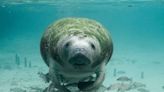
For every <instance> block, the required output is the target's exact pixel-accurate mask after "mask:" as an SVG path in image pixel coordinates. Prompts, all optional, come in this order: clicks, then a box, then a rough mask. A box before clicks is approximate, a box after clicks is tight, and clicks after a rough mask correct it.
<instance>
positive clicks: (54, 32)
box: [40, 18, 113, 92]
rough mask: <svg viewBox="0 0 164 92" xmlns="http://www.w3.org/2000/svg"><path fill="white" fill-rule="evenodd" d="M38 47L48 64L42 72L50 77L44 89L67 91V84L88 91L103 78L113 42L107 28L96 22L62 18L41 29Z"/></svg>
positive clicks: (48, 91) (50, 91) (99, 83)
mask: <svg viewBox="0 0 164 92" xmlns="http://www.w3.org/2000/svg"><path fill="white" fill-rule="evenodd" d="M40 51H41V56H42V58H43V60H44V62H45V63H46V65H47V66H48V68H49V72H48V73H47V74H46V76H47V78H48V79H49V81H51V84H50V86H49V87H48V88H46V91H45V92H70V90H69V89H68V88H67V87H66V85H69V84H77V87H78V88H79V90H81V91H89V92H91V91H92V90H95V89H98V88H99V87H100V86H101V85H102V83H103V81H104V78H105V66H106V65H107V63H108V62H109V60H110V58H111V56H112V52H113V43H112V39H111V36H110V33H109V31H107V29H106V28H105V27H104V26H103V25H102V24H100V23H99V22H97V21H95V20H93V19H88V18H63V19H59V20H58V21H56V22H55V23H52V24H51V25H50V26H49V27H48V28H47V30H46V31H45V32H44V33H43V36H42V38H41V42H40ZM84 85H85V86H84ZM54 89H57V91H55V90H54ZM52 90H53V91H52Z"/></svg>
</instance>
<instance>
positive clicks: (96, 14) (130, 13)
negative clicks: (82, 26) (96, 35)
mask: <svg viewBox="0 0 164 92" xmlns="http://www.w3.org/2000/svg"><path fill="white" fill-rule="evenodd" d="M63 17H87V18H92V19H95V20H97V21H99V22H101V23H102V24H103V25H104V26H105V27H106V28H107V29H108V30H109V31H110V33H111V35H112V38H113V42H114V53H113V56H112V60H111V62H110V63H109V64H108V67H107V76H108V77H106V81H105V82H104V84H106V85H110V84H112V83H114V82H115V79H116V78H117V77H119V76H122V75H126V76H129V77H132V78H133V79H134V80H136V81H141V82H143V83H145V84H146V85H147V86H148V88H147V89H149V90H150V91H151V92H163V91H164V89H162V86H164V79H163V77H164V71H163V70H164V68H163V66H164V48H163V47H164V2H163V1H138V0H136V1H133V2H130V1H117V2H114V1H107V0H106V1H104V2H102V1H100V0H98V1H93V0H90V1H80V0H78V1H46V0H45V1H39V0H37V1H35V2H34V1H32V0H30V1H19V0H18V1H13V0H12V1H11V0H4V1H0V63H1V64H0V67H1V68H0V71H1V73H2V75H3V77H6V76H7V77H6V81H9V82H8V83H7V82H5V81H3V80H5V79H0V81H1V82H0V83H3V82H4V83H6V85H5V87H6V90H5V91H4V89H3V88H5V87H0V89H3V91H4V92H8V91H7V88H10V87H12V86H11V84H10V79H12V78H13V77H14V76H15V75H14V73H20V72H29V73H32V74H34V75H35V74H36V73H37V72H38V71H41V69H42V70H43V71H47V70H48V69H47V67H46V65H45V64H44V62H43V60H42V58H41V57H40V52H39V42H40V38H41V36H42V34H43V32H44V31H45V29H46V28H47V26H48V25H49V24H50V23H52V22H54V21H55V20H57V19H60V18H63ZM15 54H18V55H19V56H20V59H21V65H20V66H21V70H19V69H18V70H19V71H18V70H17V68H16V65H15V61H14V60H15ZM24 57H27V61H31V62H32V69H31V68H27V69H26V68H25V69H24ZM115 68H116V69H117V70H118V71H124V72H125V73H123V72H122V73H118V75H117V76H116V77H114V76H112V75H113V70H114V69H115ZM8 70H9V71H10V72H12V73H10V74H8V73H7V72H6V71H8ZM33 70H35V71H33ZM141 72H145V78H144V79H141V78H140V73H141ZM24 76H25V75H24V74H22V73H20V74H19V77H20V78H21V79H23V80H25V79H27V78H28V76H26V77H27V78H26V77H24ZM36 76H37V75H35V76H34V79H35V78H37V77H36ZM34 79H33V80H34ZM18 82H19V81H18ZM108 83H109V84H108ZM22 84H25V83H24V82H22ZM29 84H31V85H33V84H37V83H33V82H29ZM1 85H2V84H1ZM3 91H2V92H3ZM133 92H134V91H133ZM136 92H137V91H136Z"/></svg>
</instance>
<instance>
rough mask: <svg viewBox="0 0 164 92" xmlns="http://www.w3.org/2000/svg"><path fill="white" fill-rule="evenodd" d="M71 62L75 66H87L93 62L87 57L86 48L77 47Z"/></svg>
mask: <svg viewBox="0 0 164 92" xmlns="http://www.w3.org/2000/svg"><path fill="white" fill-rule="evenodd" d="M69 63H70V64H72V65H73V66H85V65H89V64H90V63H91V61H90V59H89V58H88V57H87V53H86V51H85V49H84V48H76V49H75V51H74V55H73V56H72V57H71V58H70V59H69Z"/></svg>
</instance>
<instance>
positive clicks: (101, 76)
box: [79, 63, 105, 90]
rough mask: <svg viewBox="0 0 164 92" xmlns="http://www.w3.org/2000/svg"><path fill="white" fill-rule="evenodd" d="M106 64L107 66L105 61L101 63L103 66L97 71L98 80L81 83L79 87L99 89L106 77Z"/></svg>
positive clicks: (82, 88)
mask: <svg viewBox="0 0 164 92" xmlns="http://www.w3.org/2000/svg"><path fill="white" fill-rule="evenodd" d="M104 66H105V63H103V64H102V65H101V67H100V68H99V70H98V71H97V72H96V80H95V81H90V82H88V83H80V84H79V88H81V90H95V89H98V88H99V87H100V86H101V85H102V82H103V81H104V78H105V72H104ZM82 84H84V85H86V86H84V85H83V86H82Z"/></svg>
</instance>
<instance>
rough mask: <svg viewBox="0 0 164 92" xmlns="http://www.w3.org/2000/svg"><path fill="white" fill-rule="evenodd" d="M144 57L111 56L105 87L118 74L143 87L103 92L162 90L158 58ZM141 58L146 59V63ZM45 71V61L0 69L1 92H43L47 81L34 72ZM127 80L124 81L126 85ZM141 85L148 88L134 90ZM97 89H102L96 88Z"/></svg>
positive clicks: (162, 83) (162, 84)
mask: <svg viewBox="0 0 164 92" xmlns="http://www.w3.org/2000/svg"><path fill="white" fill-rule="evenodd" d="M143 57H144V58H141V59H140V58H137V57H134V58H133V57H131V58H130V57H128V56H123V57H117V56H113V58H112V60H111V62H110V63H109V64H108V65H107V67H106V77H105V80H104V83H103V84H104V86H105V87H109V86H111V85H112V84H116V83H120V81H117V78H119V77H120V76H127V77H129V78H131V79H132V82H138V83H141V84H144V85H145V86H141V87H138V88H134V89H129V90H125V91H118V90H117V88H116V89H115V88H114V89H111V90H106V91H105V92H163V91H164V89H163V86H164V79H163V78H164V72H163V71H162V69H163V66H164V63H163V62H161V61H159V60H157V61H154V60H153V61H151V60H150V59H145V57H146V56H143ZM144 61H149V63H147V62H144ZM114 69H116V70H117V72H116V74H114ZM47 71H48V68H47V66H45V65H44V63H43V65H42V64H39V65H36V66H33V67H31V68H24V67H20V68H15V69H0V72H1V77H0V92H42V90H43V89H44V88H45V87H47V86H48V85H49V84H48V83H45V82H44V81H43V80H42V79H41V78H40V77H39V75H38V74H37V73H38V72H43V73H46V72H47ZM141 72H144V77H141ZM128 83H129V82H125V84H128ZM125 88H126V87H125ZM142 88H143V89H146V90H147V91H138V90H137V89H142ZM102 89H103V90H105V88H102ZM71 92H74V91H71ZM75 92H77V91H75ZM97 92H104V91H100V90H99V91H97Z"/></svg>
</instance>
